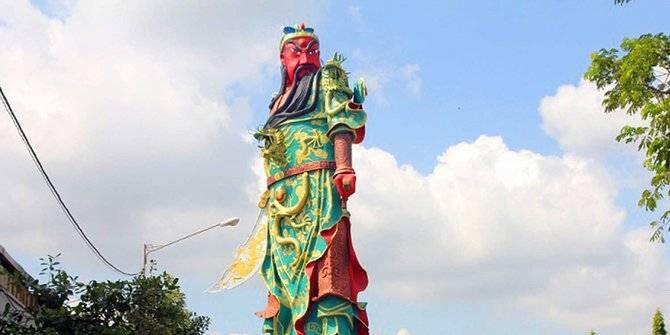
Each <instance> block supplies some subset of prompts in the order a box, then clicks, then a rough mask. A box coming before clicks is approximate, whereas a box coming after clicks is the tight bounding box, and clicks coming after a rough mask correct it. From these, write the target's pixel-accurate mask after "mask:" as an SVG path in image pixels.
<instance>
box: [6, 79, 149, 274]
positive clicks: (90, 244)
mask: <svg viewBox="0 0 670 335" xmlns="http://www.w3.org/2000/svg"><path fill="white" fill-rule="evenodd" d="M0 95H2V103H3V105H4V106H5V109H6V110H7V113H9V117H10V118H11V119H12V121H13V122H14V126H16V130H17V131H18V132H19V135H20V136H21V139H22V140H23V143H24V144H25V145H26V148H27V149H28V152H29V153H30V157H31V158H32V160H33V162H34V163H35V166H37V169H38V170H39V171H40V174H41V175H42V178H43V179H44V181H45V182H46V183H47V186H49V191H51V194H53V196H54V198H56V202H58V206H59V207H60V208H61V210H63V213H65V216H66V217H67V219H68V220H69V221H70V223H71V224H72V226H73V227H74V229H75V231H77V234H79V237H81V238H82V239H83V240H84V243H85V244H86V246H88V248H89V249H91V251H92V252H93V254H95V256H96V257H98V259H99V260H100V261H102V263H104V264H105V265H106V266H108V267H109V268H110V269H112V270H114V271H115V272H118V273H119V274H122V275H126V276H135V275H138V274H139V272H135V273H131V272H126V271H123V270H121V269H119V268H118V267H117V266H115V265H114V264H112V262H110V261H109V260H107V258H105V256H104V255H103V254H102V253H101V252H100V250H98V248H97V247H96V246H95V244H93V242H91V239H89V238H88V236H87V235H86V233H85V232H84V230H83V229H82V228H81V226H80V225H79V222H77V220H76V219H75V217H74V215H72V212H71V211H70V209H69V208H68V207H67V205H65V202H64V201H63V198H62V197H61V195H60V193H58V190H57V189H56V187H55V186H54V184H53V183H52V182H51V178H49V175H48V174H47V172H46V171H45V170H44V166H43V165H42V162H41V161H40V159H39V157H38V156H37V153H35V149H33V146H32V145H31V144H30V140H28V136H26V133H25V132H24V131H23V127H21V123H20V122H19V119H18V118H17V117H16V114H14V110H13V109H12V106H11V105H10V104H9V100H8V99H7V96H5V92H4V91H3V90H2V87H0Z"/></svg>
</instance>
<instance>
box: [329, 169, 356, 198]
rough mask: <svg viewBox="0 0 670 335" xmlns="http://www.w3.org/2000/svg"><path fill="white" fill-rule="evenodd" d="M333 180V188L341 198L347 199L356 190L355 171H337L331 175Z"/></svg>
mask: <svg viewBox="0 0 670 335" xmlns="http://www.w3.org/2000/svg"><path fill="white" fill-rule="evenodd" d="M333 182H334V183H335V189H337V193H339V194H340V198H342V200H347V199H348V198H349V197H350V196H351V195H352V194H354V192H356V172H354V171H353V170H352V171H347V172H341V173H337V174H336V175H335V177H333Z"/></svg>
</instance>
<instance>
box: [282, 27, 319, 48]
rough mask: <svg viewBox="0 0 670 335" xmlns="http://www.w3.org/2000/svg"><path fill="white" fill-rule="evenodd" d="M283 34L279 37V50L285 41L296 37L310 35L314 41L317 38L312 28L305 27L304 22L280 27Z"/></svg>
mask: <svg viewBox="0 0 670 335" xmlns="http://www.w3.org/2000/svg"><path fill="white" fill-rule="evenodd" d="M282 31H283V32H284V35H283V36H282V37H281V42H280V43H279V51H281V49H282V48H283V47H284V44H286V42H288V41H290V40H292V39H294V38H297V37H311V38H313V39H314V40H315V41H318V40H319V37H318V36H316V34H315V33H314V28H306V27H305V24H304V23H301V24H296V25H294V26H285V27H284V28H282Z"/></svg>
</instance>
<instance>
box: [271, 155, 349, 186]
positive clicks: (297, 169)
mask: <svg viewBox="0 0 670 335" xmlns="http://www.w3.org/2000/svg"><path fill="white" fill-rule="evenodd" d="M335 168H336V165H335V161H315V162H309V163H305V164H301V165H297V166H294V167H290V168H288V169H286V170H283V171H279V172H277V173H275V174H273V175H271V176H270V177H268V180H267V184H268V187H270V185H272V184H274V183H276V182H278V181H280V180H282V179H284V178H288V177H291V176H295V175H297V174H301V173H303V172H308V171H314V170H321V169H330V170H335Z"/></svg>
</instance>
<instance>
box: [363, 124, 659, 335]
mask: <svg viewBox="0 0 670 335" xmlns="http://www.w3.org/2000/svg"><path fill="white" fill-rule="evenodd" d="M354 161H355V165H356V168H357V172H358V175H359V182H360V185H359V187H358V189H359V191H358V192H359V193H358V194H357V195H356V196H355V198H352V200H351V201H350V208H351V211H352V214H353V217H352V222H353V225H354V228H353V234H354V239H355V241H356V246H357V247H358V248H360V249H361V251H360V254H361V257H362V258H363V264H364V266H368V267H369V272H370V276H371V277H372V278H373V284H372V285H373V287H377V289H378V290H380V292H393V293H392V294H390V295H391V296H396V297H398V296H399V297H400V298H401V299H410V300H429V301H430V300H435V301H451V302H458V301H467V302H470V303H472V302H482V303H490V304H495V305H501V306H507V307H510V306H517V307H522V308H527V309H528V310H529V311H537V312H538V313H540V314H542V315H543V317H546V318H549V319H552V320H558V321H560V322H561V323H562V324H564V325H567V326H569V327H574V328H575V329H587V328H590V327H598V328H597V329H601V330H603V331H605V330H607V331H608V333H611V334H627V333H626V331H628V330H631V329H637V328H639V327H642V326H643V325H646V321H647V319H648V314H649V313H651V311H653V308H655V306H656V305H659V304H663V303H664V300H662V299H659V298H658V297H656V296H655V295H652V294H650V292H653V291H654V290H660V289H662V288H663V287H667V284H668V283H669V282H668V279H669V278H668V275H669V274H670V272H668V271H667V270H663V266H667V263H666V262H665V261H664V259H663V256H662V255H661V254H660V253H659V252H658V250H657V251H654V250H653V249H654V248H656V247H658V246H655V245H652V244H648V243H644V242H641V241H642V240H644V237H645V236H643V235H644V234H642V233H627V232H625V231H624V230H623V221H624V218H625V212H624V211H623V210H622V209H621V208H619V207H617V206H616V204H615V198H616V196H617V189H616V185H615V181H614V180H613V179H612V177H611V176H610V175H609V174H608V172H607V171H606V169H605V168H604V167H603V166H601V165H600V164H599V163H597V161H594V160H589V159H584V158H580V157H578V156H573V155H566V156H563V157H555V156H543V155H540V154H538V153H534V152H531V151H525V150H522V151H513V150H510V149H509V148H507V147H506V146H505V144H504V143H503V141H502V139H501V138H499V137H489V136H481V137H480V138H479V139H477V140H476V141H474V142H472V143H460V144H457V145H454V146H451V147H449V148H448V149H447V150H446V152H444V153H443V154H442V155H441V156H440V157H439V158H438V162H437V164H436V166H435V167H434V168H433V171H432V172H431V173H430V174H428V175H422V174H420V173H418V172H417V171H416V170H415V169H414V168H412V167H411V166H408V165H405V166H400V165H398V163H397V161H396V160H395V158H394V157H393V156H392V155H391V154H389V153H387V152H384V151H382V150H380V149H376V148H368V149H366V148H358V150H357V151H356V152H355V157H354ZM372 259H374V260H375V261H374V262H372V261H370V260H372ZM632 269H636V270H634V271H633V270H632ZM580 275H581V276H582V277H579V276H580ZM614 308H615V309H616V310H615V311H613V310H612V309H614ZM603 311H606V312H603ZM608 315H611V316H612V317H611V318H606V317H605V316H608ZM614 315H617V316H618V317H617V318H616V319H615V318H614V317H613V316H614ZM601 316H602V317H603V318H602V319H600V318H599V317H601Z"/></svg>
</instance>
